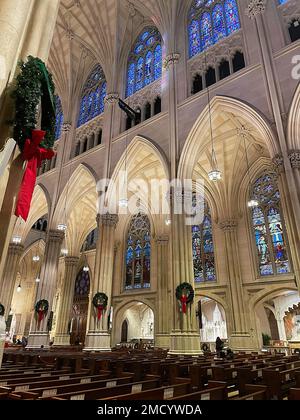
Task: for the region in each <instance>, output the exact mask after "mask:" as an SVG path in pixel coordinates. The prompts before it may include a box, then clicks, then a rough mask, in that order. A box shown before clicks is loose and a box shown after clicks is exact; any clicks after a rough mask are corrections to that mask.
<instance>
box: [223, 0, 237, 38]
mask: <svg viewBox="0 0 300 420" xmlns="http://www.w3.org/2000/svg"><path fill="white" fill-rule="evenodd" d="M224 9H225V17H226V23H227V33H228V35H229V34H231V33H232V32H234V31H236V30H237V29H239V28H240V19H239V12H238V7H237V3H236V0H225V3H224Z"/></svg>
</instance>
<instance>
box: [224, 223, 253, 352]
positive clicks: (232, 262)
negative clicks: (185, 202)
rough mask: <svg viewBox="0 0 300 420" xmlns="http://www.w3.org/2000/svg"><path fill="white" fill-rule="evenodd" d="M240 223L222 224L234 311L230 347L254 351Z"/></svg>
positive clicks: (230, 297) (229, 289) (229, 297)
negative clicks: (245, 288)
mask: <svg viewBox="0 0 300 420" xmlns="http://www.w3.org/2000/svg"><path fill="white" fill-rule="evenodd" d="M237 227H238V222H237V221H236V220H233V219H228V220H224V221H222V222H221V223H220V228H221V229H222V231H223V233H224V237H225V255H226V267H227V276H228V285H229V286H228V294H229V296H228V300H229V303H230V306H231V310H232V331H231V334H230V337H229V345H230V347H231V348H232V349H234V350H253V349H255V344H254V343H253V338H252V336H251V334H250V327H249V325H248V324H249V322H248V319H249V310H248V309H247V302H246V301H245V295H244V292H243V287H242V276H241V268H240V262H239V249H238V237H237Z"/></svg>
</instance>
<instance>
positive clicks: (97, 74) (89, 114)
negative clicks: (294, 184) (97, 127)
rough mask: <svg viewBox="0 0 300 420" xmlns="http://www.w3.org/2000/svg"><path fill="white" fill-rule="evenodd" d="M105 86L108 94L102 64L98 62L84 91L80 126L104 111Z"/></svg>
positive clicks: (78, 124) (79, 120)
mask: <svg viewBox="0 0 300 420" xmlns="http://www.w3.org/2000/svg"><path fill="white" fill-rule="evenodd" d="M104 86H105V94H106V82H105V76H104V73H103V70H102V68H101V66H100V65H99V64H98V65H96V66H95V68H94V69H93V71H92V72H91V73H90V75H89V77H88V79H87V81H86V83H85V85H84V88H83V91H82V99H81V103H80V111H79V117H78V123H77V126H78V127H80V126H81V125H83V124H86V123H87V122H88V121H90V120H92V119H93V118H95V117H97V116H98V115H100V114H101V113H102V112H103V111H104V97H105V95H104V97H103V92H104V90H103V89H104Z"/></svg>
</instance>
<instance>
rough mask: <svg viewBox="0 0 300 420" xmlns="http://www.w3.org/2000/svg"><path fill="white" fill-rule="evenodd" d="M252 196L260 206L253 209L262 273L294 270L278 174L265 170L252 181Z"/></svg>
mask: <svg viewBox="0 0 300 420" xmlns="http://www.w3.org/2000/svg"><path fill="white" fill-rule="evenodd" d="M251 199H254V200H256V201H257V203H258V206H257V207H254V208H252V209H250V217H251V225H252V231H253V237H254V241H255V247H256V255H257V264H258V274H259V276H262V277H264V276H277V275H281V274H288V273H290V272H291V265H290V260H289V252H288V246H287V240H286V233H285V225H284V219H283V217H282V209H281V204H280V193H279V190H278V185H277V181H276V174H274V173H271V172H266V173H264V174H263V175H261V176H260V177H259V178H258V179H257V180H256V181H255V182H254V184H253V185H252V188H251Z"/></svg>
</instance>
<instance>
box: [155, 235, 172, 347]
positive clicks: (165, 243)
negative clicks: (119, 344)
mask: <svg viewBox="0 0 300 420" xmlns="http://www.w3.org/2000/svg"><path fill="white" fill-rule="evenodd" d="M156 245H157V272H158V276H157V322H156V327H155V346H156V347H159V348H164V349H169V348H170V323H171V317H170V306H169V284H168V273H169V270H168V263H167V261H169V237H168V236H159V237H157V238H156Z"/></svg>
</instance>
